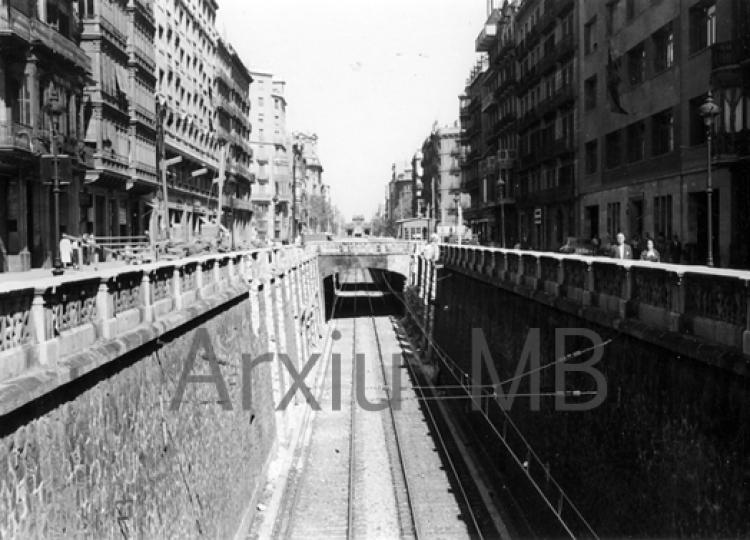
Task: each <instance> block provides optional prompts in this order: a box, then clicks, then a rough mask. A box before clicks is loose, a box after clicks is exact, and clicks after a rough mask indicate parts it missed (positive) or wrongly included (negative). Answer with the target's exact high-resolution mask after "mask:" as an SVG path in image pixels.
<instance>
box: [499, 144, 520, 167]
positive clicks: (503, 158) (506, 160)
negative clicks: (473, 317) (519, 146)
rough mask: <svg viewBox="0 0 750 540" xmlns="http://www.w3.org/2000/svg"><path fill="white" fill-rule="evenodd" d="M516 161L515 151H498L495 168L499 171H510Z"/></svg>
mask: <svg viewBox="0 0 750 540" xmlns="http://www.w3.org/2000/svg"><path fill="white" fill-rule="evenodd" d="M515 161H516V151H515V150H511V149H502V148H501V149H500V150H498V151H497V166H498V168H500V169H512V168H513V164H514V162H515Z"/></svg>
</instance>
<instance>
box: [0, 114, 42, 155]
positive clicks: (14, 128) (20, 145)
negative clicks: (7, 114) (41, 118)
mask: <svg viewBox="0 0 750 540" xmlns="http://www.w3.org/2000/svg"><path fill="white" fill-rule="evenodd" d="M33 137H34V130H33V129H32V128H31V127H28V126H23V125H21V124H13V123H10V122H3V123H0V150H4V151H5V150H11V151H13V150H21V151H24V152H29V153H31V152H32V148H33V145H32V142H31V140H32V138H33Z"/></svg>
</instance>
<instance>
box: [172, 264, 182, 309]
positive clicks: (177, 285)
mask: <svg viewBox="0 0 750 540" xmlns="http://www.w3.org/2000/svg"><path fill="white" fill-rule="evenodd" d="M181 268H182V267H180V266H177V265H175V267H174V270H173V271H172V283H171V287H170V289H171V290H172V301H173V302H174V308H175V310H177V311H179V310H181V309H182V308H183V303H182V281H181V280H180V269H181Z"/></svg>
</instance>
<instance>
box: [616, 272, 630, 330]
mask: <svg viewBox="0 0 750 540" xmlns="http://www.w3.org/2000/svg"><path fill="white" fill-rule="evenodd" d="M623 272H625V279H624V280H623V283H622V290H621V292H620V302H619V306H618V307H619V309H618V312H619V315H620V318H621V319H625V318H626V317H628V316H630V314H631V313H632V311H633V309H632V307H631V306H632V300H633V269H632V268H631V267H630V265H623Z"/></svg>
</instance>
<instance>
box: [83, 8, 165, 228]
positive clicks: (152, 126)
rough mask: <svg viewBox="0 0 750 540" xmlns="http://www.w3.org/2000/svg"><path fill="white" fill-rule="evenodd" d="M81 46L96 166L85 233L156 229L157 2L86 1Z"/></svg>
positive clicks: (89, 176) (87, 195)
mask: <svg viewBox="0 0 750 540" xmlns="http://www.w3.org/2000/svg"><path fill="white" fill-rule="evenodd" d="M79 6H80V7H79V14H80V16H81V18H82V22H83V33H82V40H81V47H82V48H83V50H84V51H85V52H86V53H87V54H88V56H89V58H90V59H91V75H92V78H91V84H89V85H88V86H87V87H86V96H85V99H86V105H87V106H88V107H89V113H88V114H90V119H89V121H88V123H87V126H86V136H85V140H86V149H87V153H88V154H89V155H90V156H91V167H90V168H89V169H88V170H87V171H86V185H85V187H84V188H83V189H82V191H81V194H82V196H83V198H84V203H85V204H83V205H82V208H83V209H84V212H83V213H82V216H81V227H79V231H78V232H79V233H84V232H85V233H90V234H94V235H95V236H96V237H97V238H98V239H99V240H100V241H103V240H104V239H106V238H122V237H128V238H136V237H141V236H142V235H144V234H145V232H146V231H148V230H149V219H150V214H151V209H150V205H149V203H150V201H151V200H152V198H153V196H154V194H155V193H156V192H157V191H158V189H159V178H158V175H157V171H156V116H155V110H154V92H155V85H156V75H155V68H156V65H155V59H154V47H153V43H154V33H155V25H154V12H153V3H152V1H151V0H138V1H135V0H133V1H130V2H110V1H109V0H93V1H90V2H81V3H80V4H79Z"/></svg>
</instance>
